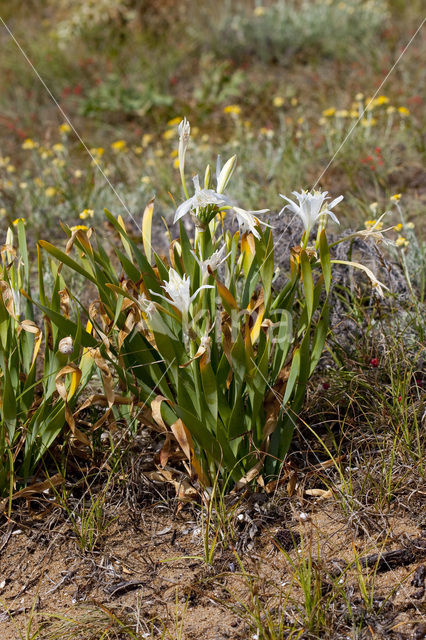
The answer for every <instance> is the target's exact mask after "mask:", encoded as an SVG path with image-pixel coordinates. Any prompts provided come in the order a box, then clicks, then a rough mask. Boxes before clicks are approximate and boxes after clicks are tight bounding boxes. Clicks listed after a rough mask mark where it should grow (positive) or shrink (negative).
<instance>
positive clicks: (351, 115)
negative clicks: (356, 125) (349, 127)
mask: <svg viewBox="0 0 426 640" xmlns="http://www.w3.org/2000/svg"><path fill="white" fill-rule="evenodd" d="M349 116H350V117H351V118H358V117H359V113H358V111H356V110H355V109H351V110H350V111H349Z"/></svg>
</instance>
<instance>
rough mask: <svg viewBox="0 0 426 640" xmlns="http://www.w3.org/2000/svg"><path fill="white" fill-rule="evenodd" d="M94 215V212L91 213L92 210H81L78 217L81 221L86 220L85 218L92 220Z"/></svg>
mask: <svg viewBox="0 0 426 640" xmlns="http://www.w3.org/2000/svg"><path fill="white" fill-rule="evenodd" d="M94 215H95V212H94V211H93V209H83V211H82V212H81V213H80V215H79V218H80V219H81V220H86V219H87V218H93V216H94Z"/></svg>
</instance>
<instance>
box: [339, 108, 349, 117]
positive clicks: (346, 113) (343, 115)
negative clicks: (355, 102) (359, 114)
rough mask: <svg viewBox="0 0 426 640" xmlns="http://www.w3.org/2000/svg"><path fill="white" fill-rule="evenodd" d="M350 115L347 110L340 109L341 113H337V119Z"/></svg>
mask: <svg viewBox="0 0 426 640" xmlns="http://www.w3.org/2000/svg"><path fill="white" fill-rule="evenodd" d="M348 115H349V111H347V110H346V109H339V111H336V118H347V117H348Z"/></svg>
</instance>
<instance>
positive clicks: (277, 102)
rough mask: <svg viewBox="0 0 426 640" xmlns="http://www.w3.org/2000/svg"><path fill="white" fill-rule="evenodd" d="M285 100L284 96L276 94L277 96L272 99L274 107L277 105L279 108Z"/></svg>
mask: <svg viewBox="0 0 426 640" xmlns="http://www.w3.org/2000/svg"><path fill="white" fill-rule="evenodd" d="M284 102H285V100H284V98H283V97H282V96H275V98H274V99H273V100H272V104H273V105H274V107H276V108H277V109H279V108H280V107H282V106H283V104H284Z"/></svg>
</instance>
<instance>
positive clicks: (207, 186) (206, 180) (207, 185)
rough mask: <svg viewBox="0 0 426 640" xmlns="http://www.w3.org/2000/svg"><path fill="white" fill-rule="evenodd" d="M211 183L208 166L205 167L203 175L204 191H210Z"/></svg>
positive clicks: (210, 172) (210, 171) (210, 173)
mask: <svg viewBox="0 0 426 640" xmlns="http://www.w3.org/2000/svg"><path fill="white" fill-rule="evenodd" d="M211 182H212V170H211V168H210V165H209V164H208V165H207V167H206V172H205V174H204V189H210V186H211Z"/></svg>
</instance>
